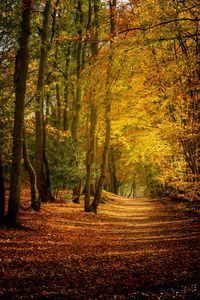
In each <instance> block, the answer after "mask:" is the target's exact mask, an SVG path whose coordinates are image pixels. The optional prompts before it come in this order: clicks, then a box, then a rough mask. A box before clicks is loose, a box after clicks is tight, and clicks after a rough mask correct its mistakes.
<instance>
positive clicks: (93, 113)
mask: <svg viewBox="0 0 200 300" xmlns="http://www.w3.org/2000/svg"><path fill="white" fill-rule="evenodd" d="M91 9H92V5H91V1H89V10H88V26H87V27H88V28H87V29H88V30H89V29H90V25H91V24H90V23H91V19H92V16H91V14H92V10H91ZM98 13H99V0H94V26H95V29H94V34H93V36H92V41H91V54H92V56H93V59H94V61H95V60H96V57H97V55H98V27H99V24H98V18H99V16H98ZM92 92H93V91H92V89H91V90H90V122H89V124H90V128H89V137H88V148H87V154H86V184H85V198H84V209H85V211H86V212H90V211H91V206H90V193H91V168H92V165H93V163H94V152H95V133H96V124H97V118H98V114H97V111H98V108H97V103H96V99H92V97H94V93H92Z"/></svg>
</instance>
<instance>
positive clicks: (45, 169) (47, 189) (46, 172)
mask: <svg viewBox="0 0 200 300" xmlns="http://www.w3.org/2000/svg"><path fill="white" fill-rule="evenodd" d="M48 111H49V109H48V97H47V101H46V113H47V114H46V118H45V119H44V118H43V124H42V125H43V148H42V151H43V174H44V185H45V187H44V188H45V192H46V201H50V202H52V201H54V197H53V195H52V193H51V180H50V170H49V164H48V160H47V156H46V152H47V151H46V147H47V134H46V125H47V123H48V121H49V114H48Z"/></svg>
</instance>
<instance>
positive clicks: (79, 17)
mask: <svg viewBox="0 0 200 300" xmlns="http://www.w3.org/2000/svg"><path fill="white" fill-rule="evenodd" d="M76 26H77V28H78V30H77V31H78V42H77V47H76V96H75V100H74V103H73V113H74V115H73V120H72V125H71V134H72V140H73V144H74V146H75V151H77V150H76V149H77V146H78V127H79V118H80V109H81V78H80V77H81V55H82V26H83V12H82V0H78V3H77V12H76ZM79 185H81V183H79V184H78V186H75V187H74V189H73V199H76V203H79V202H80V199H79V198H80V193H77V190H79ZM77 197H78V198H77Z"/></svg>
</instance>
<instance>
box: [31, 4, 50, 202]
mask: <svg viewBox="0 0 200 300" xmlns="http://www.w3.org/2000/svg"><path fill="white" fill-rule="evenodd" d="M50 9H51V1H50V0H47V1H46V5H45V10H44V20H43V28H42V34H41V49H40V63H39V73H38V80H37V96H36V113H35V118H36V126H35V132H36V136H35V143H36V146H35V160H36V161H35V171H36V178H37V188H38V193H39V200H40V201H41V202H47V201H49V200H51V199H52V195H51V193H49V191H47V189H46V183H45V174H44V161H43V159H44V131H43V102H44V80H45V69H46V65H47V55H48V26H49V15H50Z"/></svg>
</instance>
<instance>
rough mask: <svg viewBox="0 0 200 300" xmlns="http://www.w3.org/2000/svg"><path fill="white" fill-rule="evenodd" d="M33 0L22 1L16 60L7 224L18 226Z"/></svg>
mask: <svg viewBox="0 0 200 300" xmlns="http://www.w3.org/2000/svg"><path fill="white" fill-rule="evenodd" d="M31 2H32V1H31V0H23V1H22V23H21V38H20V43H19V50H18V51H17V55H16V60H15V74H14V83H15V117H14V130H13V154H12V166H11V174H10V195H9V202H8V212H7V215H6V220H5V221H6V224H7V225H8V226H11V227H16V226H18V214H19V205H20V189H21V182H20V179H21V158H22V137H23V126H24V102H25V95H26V81H27V74H28V60H29V59H28V56H29V50H28V40H29V35H30V15H31Z"/></svg>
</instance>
